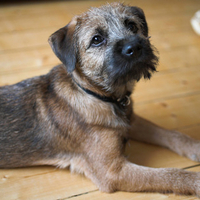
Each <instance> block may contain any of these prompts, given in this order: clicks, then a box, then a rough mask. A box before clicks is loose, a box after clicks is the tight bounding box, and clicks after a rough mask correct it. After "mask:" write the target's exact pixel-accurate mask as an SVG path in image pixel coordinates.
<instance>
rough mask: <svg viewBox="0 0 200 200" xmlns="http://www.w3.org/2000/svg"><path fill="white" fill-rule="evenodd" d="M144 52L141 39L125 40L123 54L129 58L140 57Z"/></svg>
mask: <svg viewBox="0 0 200 200" xmlns="http://www.w3.org/2000/svg"><path fill="white" fill-rule="evenodd" d="M141 53H142V45H141V42H140V41H128V42H125V43H124V45H123V47H122V51H121V54H122V55H123V56H125V57H127V58H133V57H139V56H140V55H141Z"/></svg>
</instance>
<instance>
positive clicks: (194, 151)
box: [185, 140, 200, 162]
mask: <svg viewBox="0 0 200 200" xmlns="http://www.w3.org/2000/svg"><path fill="white" fill-rule="evenodd" d="M188 148H189V149H188V151H187V152H185V155H186V157H188V158H189V159H191V160H193V161H195V162H200V141H197V140H193V141H192V142H191V144H190V146H189V147H188Z"/></svg>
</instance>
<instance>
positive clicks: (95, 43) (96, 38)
mask: <svg viewBox="0 0 200 200" xmlns="http://www.w3.org/2000/svg"><path fill="white" fill-rule="evenodd" d="M104 41H105V39H104V38H103V37H102V36H101V35H95V36H94V37H93V38H92V41H91V45H92V46H94V47H99V46H101V45H102V44H103V43H104Z"/></svg>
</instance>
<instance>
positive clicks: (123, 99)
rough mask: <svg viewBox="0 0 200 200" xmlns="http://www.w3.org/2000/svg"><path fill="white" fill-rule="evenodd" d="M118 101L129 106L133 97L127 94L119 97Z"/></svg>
mask: <svg viewBox="0 0 200 200" xmlns="http://www.w3.org/2000/svg"><path fill="white" fill-rule="evenodd" d="M117 102H119V103H120V104H121V105H122V106H124V107H125V106H128V105H130V103H131V99H130V96H128V95H126V96H125V97H124V98H122V99H117Z"/></svg>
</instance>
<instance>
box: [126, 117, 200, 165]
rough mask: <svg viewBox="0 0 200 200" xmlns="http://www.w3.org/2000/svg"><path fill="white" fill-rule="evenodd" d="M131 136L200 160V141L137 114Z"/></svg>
mask: <svg viewBox="0 0 200 200" xmlns="http://www.w3.org/2000/svg"><path fill="white" fill-rule="evenodd" d="M129 137H130V139H134V140H137V141H142V142H146V143H150V144H155V145H159V146H163V147H166V148H169V149H170V150H172V151H174V152H176V153H178V154H179V155H182V156H186V157H188V158H190V159H191V160H194V161H198V162H200V141H198V140H195V139H193V138H191V137H189V136H187V135H184V134H182V133H180V132H177V131H171V130H166V129H164V128H161V127H159V126H157V125H155V124H153V123H151V122H149V121H147V120H145V119H143V118H141V117H139V116H137V115H134V117H133V118H132V122H131V130H130V132H129Z"/></svg>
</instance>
